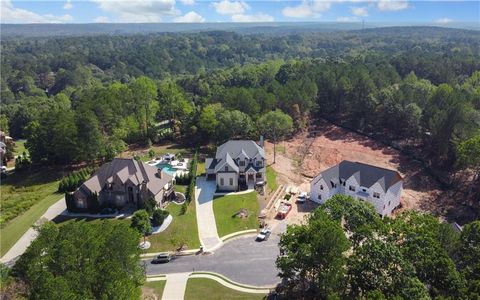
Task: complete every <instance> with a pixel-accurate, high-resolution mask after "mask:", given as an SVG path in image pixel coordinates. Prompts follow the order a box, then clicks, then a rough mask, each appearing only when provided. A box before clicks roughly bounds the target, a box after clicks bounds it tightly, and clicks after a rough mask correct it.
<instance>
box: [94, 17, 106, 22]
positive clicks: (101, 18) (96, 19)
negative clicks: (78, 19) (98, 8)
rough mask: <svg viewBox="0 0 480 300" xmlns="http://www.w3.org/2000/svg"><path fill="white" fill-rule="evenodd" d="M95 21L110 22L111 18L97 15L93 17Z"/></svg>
mask: <svg viewBox="0 0 480 300" xmlns="http://www.w3.org/2000/svg"><path fill="white" fill-rule="evenodd" d="M93 21H94V22H95V23H110V18H108V17H105V16H100V17H96V18H95V19H93Z"/></svg>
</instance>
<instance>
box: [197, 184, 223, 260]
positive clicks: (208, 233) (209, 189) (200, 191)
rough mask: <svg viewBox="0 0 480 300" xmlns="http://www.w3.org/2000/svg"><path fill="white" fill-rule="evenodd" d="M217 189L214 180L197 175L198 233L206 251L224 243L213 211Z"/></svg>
mask: <svg viewBox="0 0 480 300" xmlns="http://www.w3.org/2000/svg"><path fill="white" fill-rule="evenodd" d="M215 190H216V186H215V182H214V181H208V180H206V179H205V177H197V184H196V186H195V201H196V203H195V204H196V206H197V209H196V211H197V225H198V235H199V237H200V243H201V244H202V246H203V247H204V250H205V251H212V250H214V249H216V248H218V247H219V246H220V245H221V244H222V241H221V240H220V238H219V237H218V232H217V224H216V223H215V214H214V213H213V194H214V193H215Z"/></svg>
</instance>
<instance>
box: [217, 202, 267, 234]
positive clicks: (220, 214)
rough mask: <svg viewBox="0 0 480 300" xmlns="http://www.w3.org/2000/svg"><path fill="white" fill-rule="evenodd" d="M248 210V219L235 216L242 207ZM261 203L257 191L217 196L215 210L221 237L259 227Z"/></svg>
mask: <svg viewBox="0 0 480 300" xmlns="http://www.w3.org/2000/svg"><path fill="white" fill-rule="evenodd" d="M242 208H245V209H247V210H248V212H249V215H248V218H246V219H241V218H238V217H235V214H236V213H237V212H238V211H240V209H242ZM259 209H260V208H259V205H258V202H257V193H255V192H251V193H248V194H243V195H231V196H223V197H219V198H215V199H214V200H213V212H214V213H215V221H216V223H217V231H218V235H219V236H220V237H222V236H225V235H227V234H230V233H233V232H237V231H242V230H246V229H256V228H257V227H258V219H257V217H258V214H259Z"/></svg>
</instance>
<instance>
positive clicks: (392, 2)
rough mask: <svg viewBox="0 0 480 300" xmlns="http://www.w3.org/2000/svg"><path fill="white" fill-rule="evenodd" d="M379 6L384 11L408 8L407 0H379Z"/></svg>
mask: <svg viewBox="0 0 480 300" xmlns="http://www.w3.org/2000/svg"><path fill="white" fill-rule="evenodd" d="M377 8H378V9H379V10H382V11H397V10H402V9H406V8H408V1H406V0H379V1H378V2H377Z"/></svg>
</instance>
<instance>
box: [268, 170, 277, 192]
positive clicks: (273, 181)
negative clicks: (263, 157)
mask: <svg viewBox="0 0 480 300" xmlns="http://www.w3.org/2000/svg"><path fill="white" fill-rule="evenodd" d="M267 187H268V189H269V191H270V192H274V191H276V190H277V188H278V183H277V172H275V170H274V169H273V168H272V167H271V166H268V167H267Z"/></svg>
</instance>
